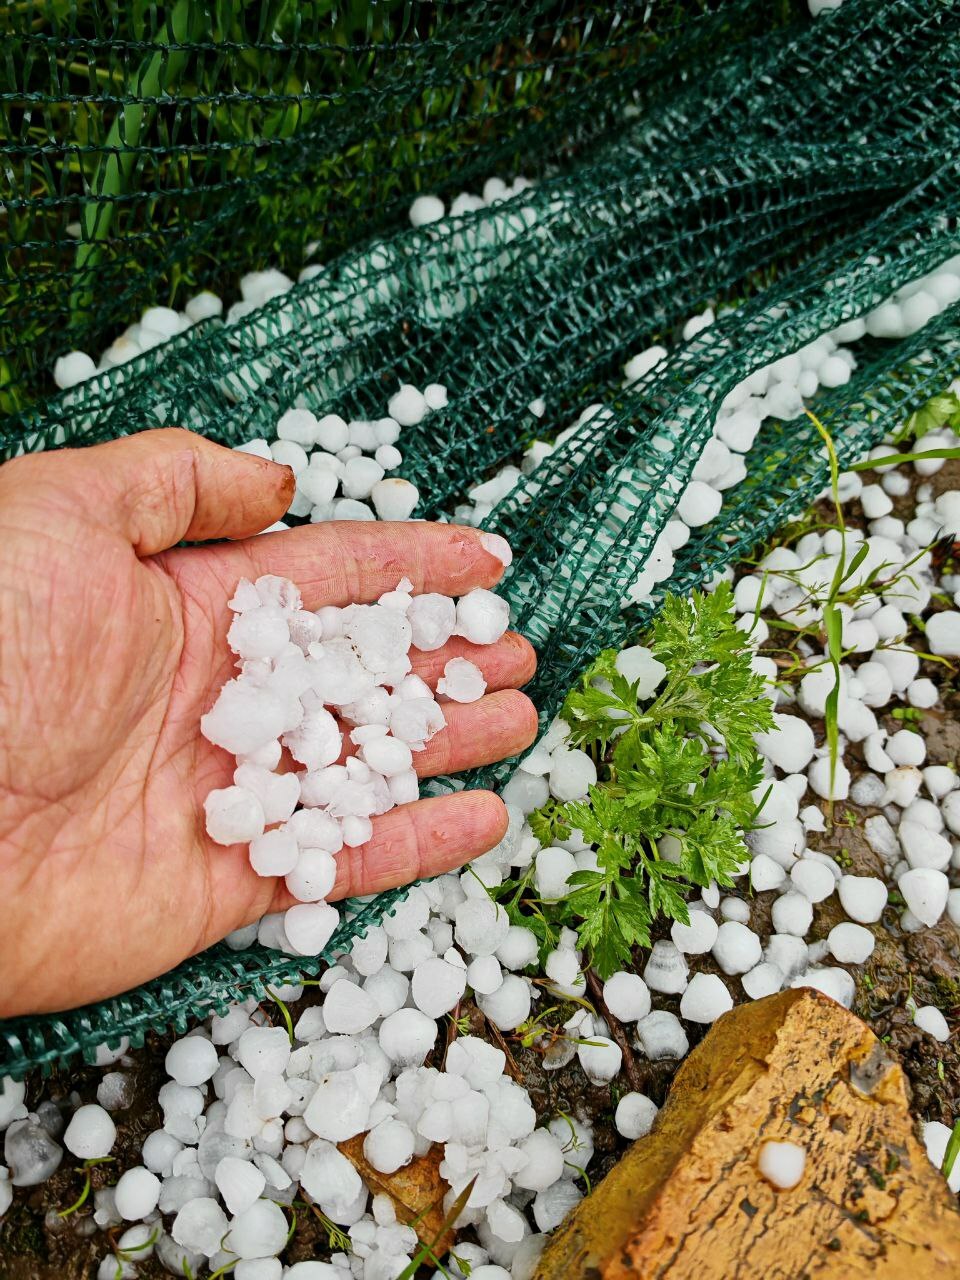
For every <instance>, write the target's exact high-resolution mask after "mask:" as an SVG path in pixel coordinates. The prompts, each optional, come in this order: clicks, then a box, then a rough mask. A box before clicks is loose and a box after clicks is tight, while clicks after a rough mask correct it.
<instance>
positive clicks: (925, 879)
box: [897, 867, 950, 928]
mask: <svg viewBox="0 0 960 1280" xmlns="http://www.w3.org/2000/svg"><path fill="white" fill-rule="evenodd" d="M897 888H898V889H899V890H900V894H901V896H902V897H903V900H904V902H905V903H906V904H907V908H908V909H909V910H910V911H911V912H912V913H913V914H914V915H915V916H916V917H917V919H918V920H920V921H921V922H922V923H923V924H925V925H927V926H928V927H930V928H932V927H933V926H934V925H935V924H936V923H937V921H938V920H939V919H940V917H941V916H942V915H943V912H944V910H945V908H946V905H947V891H948V890H949V888H950V883H949V881H948V880H947V877H946V876H945V875H944V874H943V872H942V871H935V870H933V869H932V868H930V867H914V868H912V869H911V870H910V871H905V872H904V873H903V875H901V876H900V877H899V879H898V880H897Z"/></svg>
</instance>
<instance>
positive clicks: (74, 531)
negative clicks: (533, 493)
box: [0, 429, 536, 1016]
mask: <svg viewBox="0 0 960 1280" xmlns="http://www.w3.org/2000/svg"><path fill="white" fill-rule="evenodd" d="M292 492H293V475H292V473H291V472H290V470H289V469H288V468H286V467H281V466H278V465H276V464H274V463H271V462H265V461H263V460H262V459H259V458H255V457H252V456H250V455H248V454H240V453H235V452H232V451H231V450H228V449H223V448H220V447H219V446H218V445H215V444H213V443H211V442H210V441H207V440H204V439H202V438H200V437H197V436H193V435H191V434H190V433H188V432H185V431H179V430H173V429H171V430H160V431H149V432H145V433H143V434H142V435H138V436H135V437H131V438H130V439H126V440H120V441H115V442H113V443H111V444H105V445H98V446H95V447H93V448H89V449H82V450H62V451H59V452H56V453H52V454H47V455H40V456H35V457H25V458H19V459H17V460H15V461H13V462H10V463H7V464H6V465H4V466H3V467H0V894H2V899H3V902H4V907H5V916H6V919H5V929H4V932H3V936H2V941H0V967H2V972H3V975H4V981H3V984H2V989H0V1016H9V1015H11V1014H15V1013H23V1012H39V1011H42V1010H51V1009H63V1008H68V1007H71V1006H73V1005H76V1004H81V1003H84V1002H86V1001H88V1000H93V999H97V998H100V997H103V996H106V995H110V994H115V993H117V992H119V991H122V990H126V989H127V988H129V987H132V986H134V985H136V984H137V983H140V982H143V981H145V980H146V979H148V978H151V977H155V976H156V975H157V974H160V973H162V972H164V971H165V970H167V969H169V968H171V967H172V966H173V965H174V964H176V963H177V962H179V961H180V960H182V959H184V958H185V957H187V956H189V955H192V954H193V953H195V952H197V951H199V950H202V949H203V948H204V947H206V946H209V945H210V944H211V943H213V942H215V941H217V940H218V939H220V938H222V937H223V936H224V935H225V934H227V933H229V932H230V931H231V930H233V929H236V928H239V927H240V926H242V925H244V924H247V923H249V922H250V921H252V920H254V919H256V918H257V917H258V916H260V915H262V914H263V913H264V912H265V911H272V910H279V909H282V908H283V907H285V906H286V905H288V904H289V902H291V901H292V899H290V898H289V895H288V894H287V892H286V890H285V888H284V886H283V882H282V881H277V880H273V879H261V878H260V877H258V876H257V875H255V874H254V873H253V871H252V869H251V868H250V866H249V863H248V861H247V858H246V856H245V852H244V850H243V849H242V848H240V847H239V846H234V847H231V848H223V847H221V846H219V845H216V844H214V843H213V842H212V841H211V840H210V839H209V838H208V837H207V835H206V834H205V831H204V824H203V807H202V806H203V798H204V797H205V795H206V794H207V792H209V791H210V790H211V789H212V788H214V787H224V786H228V785H230V783H231V781H232V774H233V768H234V763H235V762H234V761H233V759H232V757H230V756H229V755H228V754H227V753H226V752H224V751H221V750H220V749H219V748H216V747H213V746H211V745H210V744H209V743H208V742H206V741H205V740H204V739H203V738H201V737H200V734H199V721H200V716H201V714H202V713H203V712H204V711H206V710H207V709H208V708H209V707H210V705H211V703H212V701H213V697H214V695H215V693H216V691H217V689H218V688H219V687H220V685H221V684H223V682H224V681H225V680H226V679H228V678H229V676H230V675H231V674H233V655H232V654H231V653H230V651H229V649H228V648H227V645H226V640H225V636H226V631H227V627H228V625H229V620H230V617H231V614H230V612H229V610H228V608H227V601H228V600H229V599H230V596H231V595H232V593H233V590H234V588H235V586H236V583H237V581H238V579H239V578H241V577H244V576H246V577H251V578H254V577H257V576H259V575H260V574H263V573H276V574H280V575H282V576H284V577H288V578H292V579H293V580H294V581H295V582H296V583H297V585H298V586H299V587H300V589H301V591H302V594H303V599H304V607H305V608H309V609H316V608H319V607H320V606H321V605H325V604H335V605H345V604H349V603H351V602H362V601H370V600H374V599H376V598H377V597H378V596H379V595H381V594H382V593H383V592H384V591H388V590H392V589H393V588H394V587H396V585H397V582H398V581H399V579H400V578H402V577H407V578H410V579H411V581H412V582H413V584H414V591H418V592H420V591H440V592H444V593H446V594H450V595H458V594H461V593H463V592H465V591H469V590H471V589H472V588H474V587H491V586H493V585H494V583H495V582H496V581H497V580H498V579H499V577H500V575H501V574H502V572H503V564H502V562H501V560H500V559H498V557H497V556H496V555H495V554H493V553H492V552H491V551H490V550H488V549H487V548H488V546H489V542H487V540H486V539H485V538H484V537H483V535H481V534H479V533H477V532H476V531H474V530H472V529H466V528H460V527H457V526H452V525H432V524H425V523H419V522H414V523H396V524H394V523H372V522H365V523H331V524H321V525H314V526H309V527H305V528H301V529H292V530H289V531H287V532H279V533H272V534H267V535H265V536H264V537H252V536H251V535H253V534H255V533H257V532H258V531H259V530H261V529H264V528H266V527H268V526H269V525H270V524H272V523H273V522H274V521H276V520H277V519H279V518H280V517H281V516H282V515H283V513H284V512H285V511H286V508H287V505H288V504H289V501H290V498H291V496H292ZM218 538H230V539H234V541H231V542H221V543H218V544H216V545H211V546H192V547H178V546H177V544H178V543H180V542H182V541H189V542H204V541H209V540H211V539H218ZM485 542H486V543H487V545H485ZM461 653H462V654H464V655H466V656H469V657H471V659H472V660H474V661H476V662H477V664H478V665H479V666H480V667H481V668H482V669H483V671H484V674H485V676H486V679H487V682H488V688H489V690H490V692H488V693H487V695H486V696H485V697H484V698H482V699H481V700H480V701H479V702H477V703H472V704H469V705H464V706H455V705H451V706H449V707H448V708H447V709H446V712H447V719H448V728H447V729H446V730H444V731H442V732H441V733H440V734H438V735H437V737H436V738H434V740H433V741H432V742H431V743H430V744H429V745H428V747H427V749H426V750H425V751H423V752H422V753H419V754H418V756H417V757H416V759H415V764H416V765H417V768H418V772H419V773H420V774H421V776H426V775H429V774H436V773H441V772H446V771H448V770H458V769H463V768H467V767H471V766H474V765H479V764H484V763H489V762H491V761H493V760H496V759H500V758H502V757H504V756H507V755H511V754H513V753H515V752H517V751H519V750H521V749H522V748H523V747H524V746H526V745H527V744H528V743H529V742H530V741H531V740H532V738H533V735H534V733H535V730H536V715H535V712H534V710H533V707H532V705H531V704H530V702H529V701H528V699H526V698H525V697H524V695H523V694H521V693H519V692H517V690H516V688H515V686H516V685H519V684H522V683H523V682H524V681H526V680H527V679H529V678H530V676H531V675H532V673H533V668H534V656H533V651H532V649H531V648H530V646H529V645H528V644H527V643H526V642H525V641H524V640H523V639H521V637H519V636H517V635H513V634H510V633H508V634H507V635H505V636H504V637H503V639H502V640H501V641H499V642H498V643H497V644H496V645H492V646H489V647H486V648H477V647H475V646H473V645H470V644H468V643H467V642H465V641H462V640H452V641H451V642H450V643H449V644H448V645H447V646H445V647H444V648H443V649H441V650H438V651H436V652H435V653H429V654H427V653H424V654H418V653H416V651H414V652H413V653H412V654H411V658H412V659H413V663H414V670H415V671H417V672H418V674H420V675H422V676H423V677H424V678H425V679H426V680H427V681H428V683H431V684H433V685H435V684H436V680H437V678H438V677H439V676H440V675H441V674H442V670H443V665H444V663H445V662H446V661H447V660H448V659H449V658H450V657H451V656H454V655H455V654H461ZM505 826H506V817H505V812H504V809H503V805H502V804H501V802H500V801H499V800H498V799H497V798H496V797H495V796H493V795H492V794H490V793H489V792H482V791H479V792H467V793H460V794H458V795H455V796H450V797H445V798H443V799H434V800H421V801H418V802H416V803H415V804H411V805H405V806H402V807H401V808H398V809H395V810H393V811H392V812H390V813H388V814H384V815H383V816H382V817H380V818H377V819H375V820H374V834H373V837H372V839H371V840H370V841H369V842H368V844H366V845H364V846H362V847H360V848H357V849H344V851H343V853H342V854H341V855H339V858H338V861H339V872H338V879H337V885H336V890H335V893H334V895H333V896H334V897H344V896H348V895H350V894H358V893H373V892H376V891H378V890H381V889H385V888H388V887H390V886H393V885H397V884H403V883H406V882H407V881H409V880H412V879H414V878H416V877H418V876H421V875H431V874H437V873H438V872H440V871H443V870H447V869H449V868H451V867H454V866H458V865H460V864H461V863H462V862H464V861H466V860H467V859H469V858H472V857H475V856H477V855H478V854H480V853H482V852H483V851H484V850H486V849H488V848H489V847H491V846H492V845H493V844H494V843H496V841H497V840H499V839H500V838H501V836H502V834H503V832H504V829H505Z"/></svg>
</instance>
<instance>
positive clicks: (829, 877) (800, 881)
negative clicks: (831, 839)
mask: <svg viewBox="0 0 960 1280" xmlns="http://www.w3.org/2000/svg"><path fill="white" fill-rule="evenodd" d="M790 879H791V880H792V881H793V885H794V888H795V889H796V890H797V891H798V892H799V893H802V894H803V896H804V897H805V898H806V899H807V900H808V901H809V902H812V903H817V902H823V901H824V900H825V899H827V898H829V897H830V895H831V894H832V893H833V891H834V890H835V889H836V887H837V881H836V877H835V876H834V874H833V872H832V871H831V870H830V868H829V867H827V866H825V865H824V864H823V863H822V862H820V861H819V860H817V859H815V858H801V859H800V860H799V861H798V862H795V863H794V865H793V866H792V867H791V868H790Z"/></svg>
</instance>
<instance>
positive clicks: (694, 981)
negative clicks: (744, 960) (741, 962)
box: [680, 925, 760, 1023]
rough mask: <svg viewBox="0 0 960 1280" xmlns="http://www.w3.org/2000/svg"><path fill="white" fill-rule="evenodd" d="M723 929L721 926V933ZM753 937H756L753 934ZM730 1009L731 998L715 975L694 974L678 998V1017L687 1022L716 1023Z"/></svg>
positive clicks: (758, 945) (758, 943)
mask: <svg viewBox="0 0 960 1280" xmlns="http://www.w3.org/2000/svg"><path fill="white" fill-rule="evenodd" d="M723 927H724V926H723V925H721V932H722V930H723ZM741 927H742V926H741ZM748 932H749V931H748ZM753 936H754V937H756V935H755V934H754V935H753ZM757 959H758V960H759V959H760V939H759V938H757ZM738 972H742V970H738ZM732 1008H733V997H732V996H731V995H730V992H729V991H728V990H727V988H726V986H725V985H724V982H723V980H722V979H721V978H718V977H717V975H716V974H715V973H695V974H694V975H693V977H692V978H691V979H690V983H689V985H688V986H687V989H686V991H684V993H683V995H682V996H681V997H680V1016H681V1018H686V1019H687V1021H688V1022H701V1023H710V1022H716V1020H717V1018H719V1017H720V1015H721V1014H724V1013H726V1012H727V1010H728V1009H732Z"/></svg>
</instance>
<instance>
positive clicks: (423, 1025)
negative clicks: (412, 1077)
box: [378, 1009, 437, 1067]
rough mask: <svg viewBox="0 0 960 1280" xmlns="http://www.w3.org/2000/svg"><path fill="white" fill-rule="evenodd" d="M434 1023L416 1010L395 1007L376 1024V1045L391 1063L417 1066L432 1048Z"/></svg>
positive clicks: (434, 1038)
mask: <svg viewBox="0 0 960 1280" xmlns="http://www.w3.org/2000/svg"><path fill="white" fill-rule="evenodd" d="M436 1038H437V1024H436V1023H435V1022H434V1020H433V1019H432V1018H428V1017H427V1015H426V1014H425V1013H422V1012H421V1011H420V1010H419V1009H398V1010H397V1011H396V1013H391V1014H389V1015H388V1016H387V1017H386V1018H384V1020H383V1022H381V1024H380V1029H379V1032H378V1039H379V1041H380V1048H381V1049H382V1050H383V1051H384V1053H385V1054H386V1055H387V1057H388V1058H389V1059H390V1061H391V1062H394V1063H397V1064H398V1065H400V1066H404V1067H412V1066H420V1065H421V1063H422V1062H423V1060H424V1058H425V1057H426V1056H427V1054H428V1053H429V1052H430V1050H431V1049H432V1048H433V1043H434V1041H435V1040H436Z"/></svg>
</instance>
